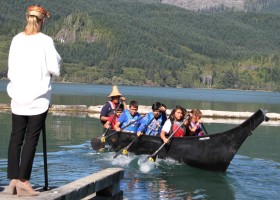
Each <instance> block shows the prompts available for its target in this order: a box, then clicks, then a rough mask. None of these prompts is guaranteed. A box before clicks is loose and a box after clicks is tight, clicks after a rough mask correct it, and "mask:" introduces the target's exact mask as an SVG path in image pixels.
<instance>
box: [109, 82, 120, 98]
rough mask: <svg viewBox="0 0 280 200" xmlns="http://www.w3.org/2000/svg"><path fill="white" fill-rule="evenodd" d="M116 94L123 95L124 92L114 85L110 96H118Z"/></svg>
mask: <svg viewBox="0 0 280 200" xmlns="http://www.w3.org/2000/svg"><path fill="white" fill-rule="evenodd" d="M116 96H122V94H121V93H120V92H119V89H118V86H116V85H114V86H113V89H112V92H111V94H109V96H108V97H116Z"/></svg>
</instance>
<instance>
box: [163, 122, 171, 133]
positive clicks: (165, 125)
mask: <svg viewBox="0 0 280 200" xmlns="http://www.w3.org/2000/svg"><path fill="white" fill-rule="evenodd" d="M171 125H172V124H171V121H170V119H167V120H166V121H165V123H164V125H163V127H162V129H161V130H163V131H165V133H166V134H168V133H169V132H170V129H171Z"/></svg>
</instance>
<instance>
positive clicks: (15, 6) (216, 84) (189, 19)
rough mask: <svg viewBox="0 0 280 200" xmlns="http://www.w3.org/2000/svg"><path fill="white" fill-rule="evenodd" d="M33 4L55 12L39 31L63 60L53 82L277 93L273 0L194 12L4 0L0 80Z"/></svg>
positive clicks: (136, 2) (279, 19)
mask: <svg viewBox="0 0 280 200" xmlns="http://www.w3.org/2000/svg"><path fill="white" fill-rule="evenodd" d="M262 1H263V0H262ZM267 1H269V0H267ZM38 2H39V3H40V4H41V5H43V6H45V7H46V8H47V9H48V10H50V11H51V13H52V17H51V19H49V20H48V21H47V23H46V27H45V28H44V32H45V33H47V34H48V35H50V36H52V37H53V38H54V40H55V42H56V46H57V49H58V51H59V53H60V54H61V56H62V58H63V68H62V76H61V78H60V79H58V80H57V81H71V82H83V83H102V84H124V85H158V86H168V87H198V88H201V87H207V88H232V89H251V90H272V91H280V79H279V76H280V53H279V52H280V14H278V13H279V12H278V13H277V12H276V10H277V9H276V8H277V6H278V7H279V5H280V2H279V3H278V4H277V2H274V1H273V2H270V3H271V4H269V3H268V4H263V6H259V7H258V8H257V9H255V10H256V11H254V12H243V11H238V12H237V11H230V10H227V11H223V12H221V11H220V10H219V11H218V12H213V9H212V10H211V12H194V11H188V10H186V9H183V8H178V7H175V6H172V5H166V4H162V3H160V1H157V0H151V1H148V0H52V1H50V0H39V1H22V0H13V1H9V0H1V8H0V10H1V12H0V23H1V28H0V52H1V54H0V78H1V77H5V76H6V72H7V56H8V50H9V45H10V41H11V39H12V37H13V36H14V35H15V34H16V33H17V32H19V31H21V30H22V29H23V27H24V25H25V19H24V15H25V10H24V9H25V8H26V7H27V6H28V5H30V4H32V3H38ZM272 4H273V5H274V6H273V9H272V7H271V5H272ZM248 5H249V4H248ZM252 10H253V9H252Z"/></svg>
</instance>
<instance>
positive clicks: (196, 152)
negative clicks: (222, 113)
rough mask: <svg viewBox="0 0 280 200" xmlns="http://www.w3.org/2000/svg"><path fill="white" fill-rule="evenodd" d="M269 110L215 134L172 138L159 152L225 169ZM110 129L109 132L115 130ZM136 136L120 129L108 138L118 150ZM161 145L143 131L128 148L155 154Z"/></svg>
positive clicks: (204, 167) (155, 138) (110, 143)
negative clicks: (143, 133)
mask: <svg viewBox="0 0 280 200" xmlns="http://www.w3.org/2000/svg"><path fill="white" fill-rule="evenodd" d="M265 114H266V111H264V110H261V109H260V110H258V111H257V112H255V113H254V114H253V115H252V116H251V117H249V118H248V119H247V120H245V121H244V122H243V123H242V124H240V125H238V126H236V127H234V128H232V129H230V130H227V131H224V132H221V133H216V134H211V135H204V136H187V137H182V138H172V139H171V140H170V143H169V144H166V145H165V146H164V147H163V148H162V149H161V150H160V151H159V153H158V156H159V157H160V158H167V157H169V158H173V159H175V160H178V161H180V162H184V163H186V164H188V165H190V166H193V167H197V168H201V169H206V170H211V171H226V170H227V168H228V166H229V164H230V162H231V160H232V159H233V157H234V155H235V154H236V152H237V151H238V149H239V148H240V146H241V145H242V143H243V142H244V141H245V140H246V138H247V137H248V136H249V135H251V134H252V131H253V130H254V129H255V128H257V127H258V126H259V125H260V124H261V123H262V122H263V121H268V120H269V118H268V117H266V116H265ZM112 132H113V130H110V131H109V132H108V133H107V135H109V134H110V133H112ZM135 137H136V134H133V133H128V132H119V133H116V134H113V135H112V136H111V137H109V138H107V140H106V142H107V144H108V145H109V146H110V147H111V148H112V149H113V150H114V151H118V150H120V149H122V148H124V147H126V146H127V145H128V144H129V143H131V142H132V140H133V139H134V138H135ZM161 145H162V140H161V138H160V137H159V136H149V135H142V136H141V137H140V138H139V139H138V141H136V142H134V143H133V144H132V146H131V147H130V148H129V152H133V153H135V154H136V155H140V154H147V155H150V154H153V153H154V152H155V151H156V150H158V148H159V147H160V146H161Z"/></svg>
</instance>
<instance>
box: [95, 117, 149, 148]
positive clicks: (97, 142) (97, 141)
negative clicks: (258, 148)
mask: <svg viewBox="0 0 280 200" xmlns="http://www.w3.org/2000/svg"><path fill="white" fill-rule="evenodd" d="M143 117H144V116H142V117H139V118H138V119H136V120H135V121H131V122H130V123H128V124H127V125H125V126H124V127H122V128H121V131H122V130H123V129H125V128H127V127H128V126H130V125H131V124H134V123H135V122H137V121H139V120H141V119H142V118H143ZM118 132H119V131H114V132H112V133H111V134H110V135H107V136H104V140H102V138H101V139H100V138H93V139H92V140H91V146H92V148H93V149H94V150H96V151H98V150H99V149H101V148H104V146H105V143H106V139H107V138H109V137H111V136H113V135H114V134H116V133H118Z"/></svg>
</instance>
